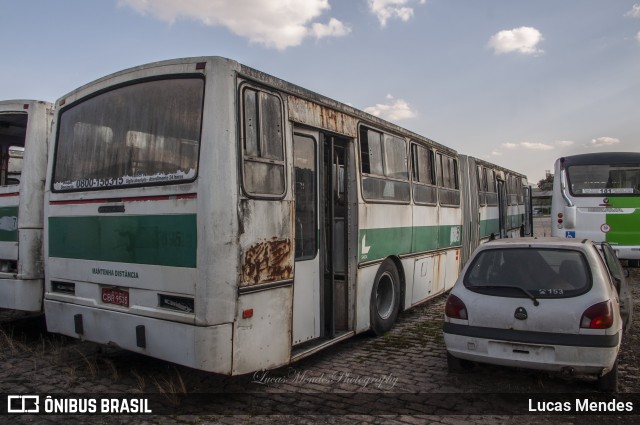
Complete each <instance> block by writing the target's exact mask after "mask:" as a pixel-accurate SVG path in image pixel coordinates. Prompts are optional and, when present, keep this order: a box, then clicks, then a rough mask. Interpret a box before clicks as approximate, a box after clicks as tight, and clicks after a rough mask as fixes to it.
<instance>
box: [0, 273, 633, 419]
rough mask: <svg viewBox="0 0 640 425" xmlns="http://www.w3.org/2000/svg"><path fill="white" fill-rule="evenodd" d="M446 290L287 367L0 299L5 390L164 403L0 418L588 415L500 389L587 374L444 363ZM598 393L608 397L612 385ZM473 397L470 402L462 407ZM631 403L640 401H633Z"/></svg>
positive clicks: (533, 387)
mask: <svg viewBox="0 0 640 425" xmlns="http://www.w3.org/2000/svg"><path fill="white" fill-rule="evenodd" d="M630 283H631V286H632V289H633V293H634V297H635V300H636V308H635V311H636V315H635V319H634V325H633V327H632V330H631V332H630V333H629V334H627V335H625V338H624V341H623V346H622V350H621V352H620V356H619V374H620V384H619V391H620V394H619V395H617V397H619V398H620V397H623V396H625V395H627V396H630V395H633V394H634V393H640V376H639V374H638V367H639V366H638V365H639V363H638V360H639V358H640V333H639V332H638V330H637V329H638V326H640V306H638V304H637V303H638V301H637V300H639V299H640V270H638V269H636V270H632V275H631V279H630ZM444 301H445V297H444V296H442V297H439V298H437V299H434V300H431V301H429V302H427V303H425V304H423V305H422V306H419V307H417V308H414V309H412V310H409V311H406V312H404V313H402V314H401V315H400V317H399V319H398V322H397V324H396V326H395V327H394V328H393V330H392V331H391V332H389V333H388V334H386V335H384V336H383V337H378V338H374V337H371V336H369V335H358V336H356V337H354V338H351V339H350V340H347V341H344V342H342V343H339V344H337V345H336V346H333V347H330V348H328V349H326V350H325V351H322V352H320V353H318V354H315V355H313V356H311V357H308V358H306V359H304V360H301V361H299V362H297V363H295V364H293V365H291V366H289V367H284V368H280V369H277V370H272V371H268V372H261V373H257V374H252V375H246V376H239V377H225V376H220V375H214V374H211V373H206V372H201V371H196V370H193V369H190V368H186V367H182V366H177V365H174V364H170V363H167V362H164V361H160V360H156V359H152V358H148V357H145V356H141V355H138V354H135V353H131V352H127V351H123V350H119V349H116V348H111V347H103V346H98V345H96V344H93V343H86V342H79V341H77V340H74V339H70V338H66V337H61V336H58V335H52V334H48V333H47V332H46V331H45V330H44V321H43V319H42V318H37V317H36V318H33V317H32V318H23V317H21V316H20V315H16V314H14V313H10V312H7V311H4V312H1V311H0V394H2V395H3V398H4V395H6V394H21V395H24V394H39V395H40V396H41V398H44V396H46V395H54V397H55V396H61V395H62V394H65V393H72V394H73V395H74V396H79V395H81V394H86V395H88V396H91V395H96V396H98V397H100V396H102V397H105V396H109V397H117V396H119V395H126V396H128V397H141V398H149V399H151V400H153V401H155V402H156V404H155V406H156V407H158V408H160V411H161V412H166V413H167V414H162V415H158V414H153V415H129V416H127V415H111V416H107V415H92V416H91V415H12V416H10V417H9V416H4V417H3V416H0V423H5V422H6V423H8V422H11V423H29V424H31V423H33V424H40V423H46V424H58V423H60V424H62V423H64V424H68V423H71V424H75V423H78V424H80V423H89V422H90V423H92V424H129V423H142V424H174V423H178V424H209V423H222V424H236V423H273V424H287V423H327V424H337V423H362V424H369V423H371V424H381V423H396V424H418V423H442V424H450V425H455V424H463V423H478V424H494V423H512V422H516V423H578V422H583V421H584V419H586V417H585V416H550V415H549V416H544V415H540V416H526V415H524V414H525V413H527V410H526V409H527V404H525V403H521V404H519V405H516V408H515V409H511V410H508V411H507V413H509V415H505V414H504V413H505V412H504V411H503V409H502V408H501V406H502V403H503V401H502V397H506V398H507V399H509V394H512V395H513V394H515V395H521V396H522V395H524V397H525V398H527V397H532V398H533V399H538V398H541V397H543V395H544V394H551V393H561V394H572V397H573V398H574V399H575V398H576V397H584V398H591V397H598V396H603V395H599V394H598V393H595V392H594V391H595V379H594V378H593V377H588V376H578V377H569V376H565V375H561V374H550V373H542V372H535V371H528V370H520V369H512V368H503V367H496V366H490V365H475V367H474V368H473V369H472V370H470V371H468V372H465V373H457V374H451V373H448V372H447V366H446V351H445V348H444V342H443V338H442V332H441V327H442V316H443V309H444ZM606 397H608V398H605V400H611V397H613V398H615V397H616V395H612V396H608V395H606ZM520 398H522V397H520ZM478 402H480V403H481V404H480V406H481V408H480V409H477V408H476V409H475V410H474V409H467V405H472V404H474V403H476V404H477V403H478ZM0 403H5V401H4V400H0ZM482 403H484V405H486V409H484V410H483V408H482V406H483V404H482ZM425 406H427V408H425ZM635 407H636V408H637V409H640V402H639V403H637V404H636V405H635ZM452 409H453V410H452ZM452 411H456V412H458V413H459V414H451V412H452ZM267 412H268V413H269V414H268V415H264V414H261V413H267ZM425 412H426V413H429V414H428V415H424V414H423V413H425ZM460 412H462V413H460ZM156 413H157V410H156ZM372 413H373V414H372ZM472 413H483V414H472ZM588 420H589V422H590V423H594V424H595V423H605V422H606V423H636V422H637V417H636V416H589V417H588Z"/></svg>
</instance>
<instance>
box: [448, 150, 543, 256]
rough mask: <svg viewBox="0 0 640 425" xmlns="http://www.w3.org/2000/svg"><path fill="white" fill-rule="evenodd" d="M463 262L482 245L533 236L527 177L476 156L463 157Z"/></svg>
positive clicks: (529, 190) (461, 162)
mask: <svg viewBox="0 0 640 425" xmlns="http://www.w3.org/2000/svg"><path fill="white" fill-rule="evenodd" d="M460 165H461V166H460V173H461V176H462V182H463V183H462V196H463V198H464V199H465V203H464V204H463V214H464V216H465V217H466V219H465V220H464V227H463V240H464V241H465V242H466V243H465V244H463V247H462V260H463V263H465V262H466V261H467V259H468V258H469V255H470V254H471V253H472V252H473V250H474V249H475V248H476V247H477V246H478V245H479V244H481V243H484V242H487V241H489V240H491V239H496V238H516V237H522V236H532V235H533V218H532V209H531V187H530V186H529V184H528V182H527V177H526V176H525V175H523V174H520V173H517V172H515V171H512V170H509V169H506V168H504V167H501V166H499V165H496V164H492V163H490V162H487V161H484V160H482V159H479V158H474V157H472V156H467V155H460Z"/></svg>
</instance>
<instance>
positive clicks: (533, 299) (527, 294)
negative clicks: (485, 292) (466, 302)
mask: <svg viewBox="0 0 640 425" xmlns="http://www.w3.org/2000/svg"><path fill="white" fill-rule="evenodd" d="M468 288H469V289H471V288H481V289H483V288H487V289H492V288H513V289H518V290H520V291H522V292H523V293H524V294H526V296H527V297H529V299H530V300H531V301H533V305H534V306H536V307H537V306H539V305H540V302H539V301H538V300H537V299H536V297H535V296H534V295H533V294H532V293H531V292H529V291H528V290H526V289H524V288H521V287H519V286H506V285H474V286H469V287H468Z"/></svg>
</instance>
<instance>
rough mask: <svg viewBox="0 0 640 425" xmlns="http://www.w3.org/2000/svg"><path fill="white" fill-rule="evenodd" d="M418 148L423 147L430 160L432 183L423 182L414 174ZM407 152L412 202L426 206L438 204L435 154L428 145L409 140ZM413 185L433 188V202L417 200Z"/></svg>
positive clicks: (416, 165)
mask: <svg viewBox="0 0 640 425" xmlns="http://www.w3.org/2000/svg"><path fill="white" fill-rule="evenodd" d="M418 149H424V150H425V151H427V154H428V158H429V161H430V170H429V171H430V173H429V174H430V177H431V181H432V183H425V182H421V181H420V180H419V179H418V177H419V174H418V175H416V173H417V169H418V165H419V164H418V158H419V157H418V156H416V150H418ZM409 152H410V155H411V156H410V161H409V162H411V196H412V198H413V203H414V204H416V205H427V206H436V205H438V185H437V184H436V154H435V152H434V150H433V149H432V148H431V147H429V146H425V145H422V144H420V143H417V142H415V141H411V142H410V144H409ZM415 185H417V186H418V187H426V188H429V189H430V190H435V193H436V196H435V198H436V199H435V202H422V201H417V200H416V197H415Z"/></svg>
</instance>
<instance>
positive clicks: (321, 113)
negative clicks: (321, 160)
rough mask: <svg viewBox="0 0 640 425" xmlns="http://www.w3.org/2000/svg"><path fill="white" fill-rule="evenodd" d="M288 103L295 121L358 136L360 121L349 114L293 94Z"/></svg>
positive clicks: (290, 116) (290, 115)
mask: <svg viewBox="0 0 640 425" xmlns="http://www.w3.org/2000/svg"><path fill="white" fill-rule="evenodd" d="M288 104H289V119H291V120H292V121H294V122H297V123H300V124H305V125H310V126H312V127H318V128H322V129H326V130H331V131H333V132H336V133H339V134H344V135H347V136H350V137H357V136H358V122H357V120H356V119H355V118H353V117H351V116H349V115H346V114H343V113H342V112H338V111H336V110H334V109H330V108H327V107H324V106H321V105H318V104H317V103H313V102H311V101H307V100H305V99H301V98H299V97H295V96H291V95H290V96H289V97H288Z"/></svg>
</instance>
